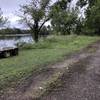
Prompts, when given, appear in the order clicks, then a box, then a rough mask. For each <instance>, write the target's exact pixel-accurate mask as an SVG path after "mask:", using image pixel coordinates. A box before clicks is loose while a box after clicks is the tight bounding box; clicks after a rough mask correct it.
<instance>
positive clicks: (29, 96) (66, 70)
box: [0, 41, 100, 100]
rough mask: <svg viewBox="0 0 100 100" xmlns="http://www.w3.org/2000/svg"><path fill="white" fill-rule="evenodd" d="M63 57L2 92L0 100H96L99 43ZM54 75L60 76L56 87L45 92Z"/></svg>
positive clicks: (98, 96) (99, 79)
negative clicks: (59, 74)
mask: <svg viewBox="0 0 100 100" xmlns="http://www.w3.org/2000/svg"><path fill="white" fill-rule="evenodd" d="M65 58H66V59H64V60H63V61H61V62H57V63H55V64H53V65H48V67H46V68H47V69H44V70H41V71H39V72H37V73H34V74H33V75H32V76H30V77H28V78H27V79H26V80H25V81H24V82H22V83H20V84H19V85H18V86H17V87H16V88H12V89H11V88H10V89H8V90H6V91H5V93H3V94H1V95H0V100H39V99H41V100H100V41H98V42H96V43H94V44H92V45H89V46H88V47H87V48H85V49H82V50H81V51H80V52H78V53H76V54H72V55H71V56H69V57H68V58H67V57H65ZM57 73H63V74H61V75H62V76H60V77H59V79H60V83H58V84H60V85H58V84H57V83H56V85H55V88H53V89H51V90H50V89H47V90H49V92H47V91H46V88H51V87H49V86H47V87H46V85H47V84H46V83H48V81H50V80H52V78H54V76H55V74H57Z"/></svg>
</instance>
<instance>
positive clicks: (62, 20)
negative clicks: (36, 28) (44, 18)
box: [51, 0, 78, 35]
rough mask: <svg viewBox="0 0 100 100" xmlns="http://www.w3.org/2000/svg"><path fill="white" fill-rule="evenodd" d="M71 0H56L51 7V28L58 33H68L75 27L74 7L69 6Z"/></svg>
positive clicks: (75, 14) (75, 15)
mask: <svg viewBox="0 0 100 100" xmlns="http://www.w3.org/2000/svg"><path fill="white" fill-rule="evenodd" d="M71 1H72V0H59V1H58V2H56V3H55V4H54V6H53V8H52V10H53V11H52V13H53V14H54V15H53V17H52V21H51V24H52V26H53V29H54V30H55V31H56V32H57V33H60V34H63V35H64V34H70V33H71V31H72V30H73V29H74V28H75V23H76V20H77V16H78V15H77V13H76V11H77V10H76V9H72V8H71V6H70V5H71Z"/></svg>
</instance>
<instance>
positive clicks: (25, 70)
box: [0, 35, 99, 89]
mask: <svg viewBox="0 0 100 100" xmlns="http://www.w3.org/2000/svg"><path fill="white" fill-rule="evenodd" d="M98 39H99V37H89V36H88V37H87V36H73V35H72V36H52V37H50V38H48V39H46V40H45V41H41V42H39V43H37V44H34V45H26V46H23V48H24V49H23V50H21V51H20V53H19V56H16V57H10V58H6V59H0V89H4V88H5V87H10V86H11V85H13V84H15V83H16V81H18V80H19V79H23V78H25V77H27V76H28V75H30V74H32V73H33V72H34V70H39V69H41V68H43V65H45V64H49V63H52V62H56V61H57V60H60V59H62V58H63V57H64V55H67V54H70V53H72V52H75V51H76V50H80V49H82V48H84V47H86V46H87V45H88V44H90V43H92V42H94V41H96V40H98Z"/></svg>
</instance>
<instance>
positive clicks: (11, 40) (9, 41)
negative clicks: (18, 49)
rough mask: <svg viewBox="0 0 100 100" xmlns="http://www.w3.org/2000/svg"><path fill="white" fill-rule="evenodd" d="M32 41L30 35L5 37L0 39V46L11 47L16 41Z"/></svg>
mask: <svg viewBox="0 0 100 100" xmlns="http://www.w3.org/2000/svg"><path fill="white" fill-rule="evenodd" d="M23 42H24V43H33V39H32V37H31V36H22V37H13V38H6V39H0V47H5V46H6V47H9V46H10V47H12V46H15V45H16V44H18V43H23Z"/></svg>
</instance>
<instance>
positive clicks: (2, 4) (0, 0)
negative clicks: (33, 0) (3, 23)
mask: <svg viewBox="0 0 100 100" xmlns="http://www.w3.org/2000/svg"><path fill="white" fill-rule="evenodd" d="M29 1H30V0H0V8H1V9H2V11H3V15H4V16H5V17H8V18H9V21H10V22H11V26H12V27H18V28H19V27H21V26H20V25H19V24H18V22H17V20H18V19H19V17H18V16H17V13H16V11H18V10H19V8H20V7H19V5H22V4H25V3H26V2H29ZM53 1H55V0H53ZM75 1H77V0H74V2H73V4H74V3H75Z"/></svg>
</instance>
